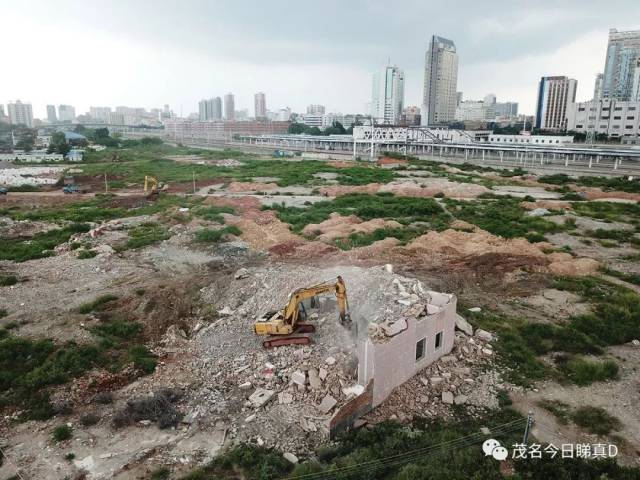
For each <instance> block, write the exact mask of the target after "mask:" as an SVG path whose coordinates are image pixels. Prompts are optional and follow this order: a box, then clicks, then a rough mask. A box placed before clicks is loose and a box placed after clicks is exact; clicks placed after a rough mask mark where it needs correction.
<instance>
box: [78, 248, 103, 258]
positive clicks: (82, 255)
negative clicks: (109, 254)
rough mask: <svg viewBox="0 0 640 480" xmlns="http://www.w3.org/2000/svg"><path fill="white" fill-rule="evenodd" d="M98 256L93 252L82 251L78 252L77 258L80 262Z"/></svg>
mask: <svg viewBox="0 0 640 480" xmlns="http://www.w3.org/2000/svg"><path fill="white" fill-rule="evenodd" d="M97 254H98V252H96V251H95V250H85V249H82V250H80V251H79V252H78V258H79V259H81V260H84V259H87V258H93V257H95V256H96V255H97Z"/></svg>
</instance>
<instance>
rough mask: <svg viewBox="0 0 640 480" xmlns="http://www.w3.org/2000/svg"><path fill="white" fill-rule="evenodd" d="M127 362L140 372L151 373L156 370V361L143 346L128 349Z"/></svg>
mask: <svg viewBox="0 0 640 480" xmlns="http://www.w3.org/2000/svg"><path fill="white" fill-rule="evenodd" d="M128 360H129V361H130V362H132V363H133V365H134V366H135V367H136V368H137V369H138V370H141V371H142V372H144V373H146V374H149V373H153V371H154V370H155V368H156V365H157V361H156V357H155V355H154V354H153V353H151V352H150V351H149V349H147V347H145V346H144V345H134V346H133V347H131V348H130V349H129V353H128Z"/></svg>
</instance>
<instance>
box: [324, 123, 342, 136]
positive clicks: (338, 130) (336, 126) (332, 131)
mask: <svg viewBox="0 0 640 480" xmlns="http://www.w3.org/2000/svg"><path fill="white" fill-rule="evenodd" d="M345 133H346V130H345V129H344V126H343V125H342V124H341V123H340V122H338V121H334V122H333V123H332V124H331V126H330V127H327V128H325V129H324V134H325V135H344V134H345Z"/></svg>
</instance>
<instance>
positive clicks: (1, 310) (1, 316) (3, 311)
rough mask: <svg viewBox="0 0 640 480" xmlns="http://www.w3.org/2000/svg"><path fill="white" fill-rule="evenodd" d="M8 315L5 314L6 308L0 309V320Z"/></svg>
mask: <svg viewBox="0 0 640 480" xmlns="http://www.w3.org/2000/svg"><path fill="white" fill-rule="evenodd" d="M8 314H9V313H8V312H7V309H6V308H0V318H4V317H6V316H7V315H8Z"/></svg>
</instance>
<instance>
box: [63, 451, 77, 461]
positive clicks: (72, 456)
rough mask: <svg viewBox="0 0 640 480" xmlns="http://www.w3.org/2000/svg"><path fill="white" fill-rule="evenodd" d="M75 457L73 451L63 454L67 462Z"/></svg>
mask: <svg viewBox="0 0 640 480" xmlns="http://www.w3.org/2000/svg"><path fill="white" fill-rule="evenodd" d="M75 458H76V454H75V453H73V452H69V453H67V454H66V455H65V456H64V459H65V460H66V461H67V462H72V461H73V460H75Z"/></svg>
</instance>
